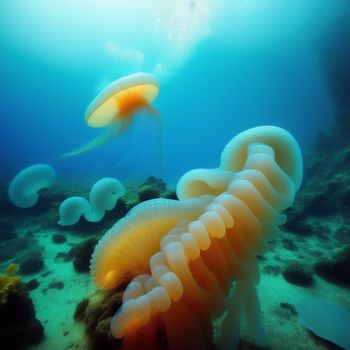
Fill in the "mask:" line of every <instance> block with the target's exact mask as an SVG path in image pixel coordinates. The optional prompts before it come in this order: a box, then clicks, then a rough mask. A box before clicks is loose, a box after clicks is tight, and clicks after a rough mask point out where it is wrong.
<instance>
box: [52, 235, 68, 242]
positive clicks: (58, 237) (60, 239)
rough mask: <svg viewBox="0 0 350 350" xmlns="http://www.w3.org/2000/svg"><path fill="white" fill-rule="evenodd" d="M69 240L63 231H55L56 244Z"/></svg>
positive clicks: (53, 236) (53, 238) (54, 239)
mask: <svg viewBox="0 0 350 350" xmlns="http://www.w3.org/2000/svg"><path fill="white" fill-rule="evenodd" d="M66 241H67V238H66V236H65V235H64V234H62V233H55V234H53V235H52V242H53V243H56V244H60V243H65V242H66Z"/></svg>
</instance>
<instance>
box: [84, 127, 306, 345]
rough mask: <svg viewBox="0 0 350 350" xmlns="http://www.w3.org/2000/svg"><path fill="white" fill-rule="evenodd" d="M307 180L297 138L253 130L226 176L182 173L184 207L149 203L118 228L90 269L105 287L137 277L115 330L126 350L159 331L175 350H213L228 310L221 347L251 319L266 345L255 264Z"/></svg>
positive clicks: (222, 171) (231, 155) (232, 155)
mask: <svg viewBox="0 0 350 350" xmlns="http://www.w3.org/2000/svg"><path fill="white" fill-rule="evenodd" d="M301 179H302V160H301V153H300V150H299V147H298V145H297V143H296V142H295V140H294V139H293V138H292V136H291V135H290V134H288V133H287V132H286V131H284V130H283V129H280V128H277V127H270V126H266V127H259V128H253V129H250V130H247V131H246V132H243V133H241V134H239V135H238V136H236V137H235V138H234V139H233V140H232V141H231V142H229V144H228V145H227V146H226V147H225V149H224V151H223V153H222V156H221V162H220V166H219V168H216V169H208V170H206V169H197V170H193V171H190V172H189V173H187V174H185V175H184V176H183V177H182V178H181V179H180V181H179V183H178V185H177V195H178V198H179V201H175V200H165V199H160V200H159V199H158V200H157V199H156V200H150V201H146V202H143V203H141V204H139V205H138V206H136V207H135V208H133V210H132V211H131V212H130V213H129V214H128V215H127V216H126V217H125V218H124V219H123V220H120V221H119V222H118V223H117V224H116V225H115V226H114V227H112V228H111V229H110V230H109V232H107V233H106V234H105V236H103V237H102V239H101V240H100V242H99V243H98V245H97V246H96V248H95V252H94V254H93V259H92V261H91V271H92V276H93V280H94V282H95V284H96V285H97V286H98V287H100V288H103V289H112V288H115V287H117V286H118V285H119V284H120V283H122V282H124V281H126V280H128V279H130V277H132V276H135V275H137V276H136V277H135V278H134V279H133V280H132V281H131V283H130V284H129V285H128V287H127V289H126V290H125V293H124V296H123V306H122V307H121V308H120V309H119V310H118V312H117V313H116V314H115V315H114V317H113V319H112V322H111V331H112V334H113V335H114V336H115V337H116V338H123V342H122V349H136V348H139V347H140V346H141V344H142V345H143V346H146V347H148V348H157V346H158V345H159V331H162V332H163V339H164V336H165V338H166V342H167V346H168V348H169V349H180V348H184V349H185V348H186V349H189V348H203V349H207V348H210V347H211V343H212V320H213V318H214V317H218V316H221V315H223V313H224V311H225V310H228V312H227V313H226V315H225V317H224V321H223V324H222V334H221V339H222V344H221V345H222V347H223V348H227V349H229V348H234V347H236V346H237V344H238V340H239V331H240V319H241V316H242V315H243V314H244V313H245V315H246V317H247V320H248V323H249V324H250V326H251V328H252V330H253V332H254V336H255V339H256V342H257V343H258V344H264V342H265V337H264V332H263V329H262V326H261V324H260V320H259V301H258V296H257V292H256V285H257V284H258V282H259V268H258V261H257V258H256V256H257V255H258V254H261V253H263V252H264V251H265V249H266V245H267V240H269V239H271V237H274V235H276V234H277V233H278V232H279V229H278V226H279V225H281V224H283V223H284V222H285V216H284V215H283V214H279V213H280V212H282V211H283V210H285V209H286V208H287V207H289V206H290V205H291V204H292V202H293V199H294V195H295V192H296V191H297V189H298V188H299V187H300V184H301ZM232 281H235V289H234V292H233V294H232V295H231V293H230V289H231V282H232Z"/></svg>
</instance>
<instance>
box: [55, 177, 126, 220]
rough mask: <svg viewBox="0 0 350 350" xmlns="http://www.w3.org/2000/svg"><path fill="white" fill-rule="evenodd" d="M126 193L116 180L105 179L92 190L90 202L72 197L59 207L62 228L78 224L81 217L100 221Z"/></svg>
mask: <svg viewBox="0 0 350 350" xmlns="http://www.w3.org/2000/svg"><path fill="white" fill-rule="evenodd" d="M124 193H125V188H124V186H123V185H122V183H121V182H120V181H118V180H117V179H114V178H107V177H106V178H103V179H100V180H99V181H97V182H96V183H95V184H94V185H93V186H92V188H91V191H90V194H89V201H87V199H85V198H83V197H76V196H74V197H70V198H67V199H66V200H65V201H63V202H62V203H61V205H60V207H59V216H60V220H59V221H58V224H60V225H62V226H67V225H74V224H76V223H77V222H78V221H79V219H80V217H81V216H82V215H84V217H85V219H86V220H88V221H92V222H98V221H100V220H101V219H102V218H103V216H104V214H105V211H106V210H112V209H113V208H114V207H115V206H116V204H117V201H118V198H119V197H120V196H122V195H123V194H124Z"/></svg>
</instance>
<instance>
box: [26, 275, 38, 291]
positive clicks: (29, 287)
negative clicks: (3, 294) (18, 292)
mask: <svg viewBox="0 0 350 350" xmlns="http://www.w3.org/2000/svg"><path fill="white" fill-rule="evenodd" d="M38 287H39V281H38V280H37V279H36V278H34V279H32V280H30V281H29V282H27V283H26V289H27V290H28V291H32V290H34V289H37V288H38Z"/></svg>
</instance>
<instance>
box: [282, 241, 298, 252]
mask: <svg viewBox="0 0 350 350" xmlns="http://www.w3.org/2000/svg"><path fill="white" fill-rule="evenodd" d="M282 243H283V246H284V248H286V249H288V250H291V251H297V250H298V247H297V246H296V245H295V243H294V242H293V241H292V240H291V239H288V238H283V240H282Z"/></svg>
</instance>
